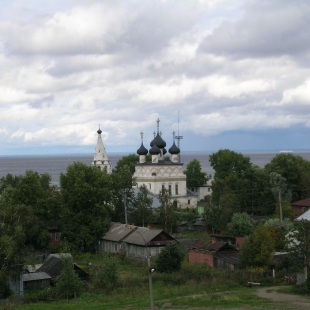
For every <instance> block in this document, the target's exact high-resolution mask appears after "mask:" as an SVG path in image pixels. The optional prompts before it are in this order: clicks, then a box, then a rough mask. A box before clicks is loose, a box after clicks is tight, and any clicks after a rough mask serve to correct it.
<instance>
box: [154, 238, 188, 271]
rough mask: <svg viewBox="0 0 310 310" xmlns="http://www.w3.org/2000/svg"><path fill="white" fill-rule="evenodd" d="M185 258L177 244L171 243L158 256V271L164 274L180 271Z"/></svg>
mask: <svg viewBox="0 0 310 310" xmlns="http://www.w3.org/2000/svg"><path fill="white" fill-rule="evenodd" d="M184 257H185V253H184V252H183V251H182V250H181V248H180V247H179V246H178V245H177V244H176V243H175V242H169V243H168V244H167V245H166V246H165V248H164V249H163V250H162V251H161V252H160V253H159V254H158V256H157V260H156V265H157V270H158V271H159V272H164V273H172V272H175V271H179V270H181V266H182V262H183V260H184Z"/></svg>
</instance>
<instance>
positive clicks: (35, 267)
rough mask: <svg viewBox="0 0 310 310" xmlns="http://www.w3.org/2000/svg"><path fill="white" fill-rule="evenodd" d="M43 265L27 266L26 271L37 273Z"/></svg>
mask: <svg viewBox="0 0 310 310" xmlns="http://www.w3.org/2000/svg"><path fill="white" fill-rule="evenodd" d="M41 266H42V264H35V265H25V266H24V271H27V272H28V273H32V272H36V271H37V270H38V269H39V268H40V267H41Z"/></svg>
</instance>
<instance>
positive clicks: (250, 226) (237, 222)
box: [227, 213, 255, 237]
mask: <svg viewBox="0 0 310 310" xmlns="http://www.w3.org/2000/svg"><path fill="white" fill-rule="evenodd" d="M254 227H255V226H254V223H253V221H252V220H251V219H250V217H249V216H248V215H247V214H246V213H235V214H234V215H233V217H232V219H231V222H230V223H229V224H228V225H227V233H228V235H230V236H235V237H244V236H249V235H251V234H252V233H253V232H254Z"/></svg>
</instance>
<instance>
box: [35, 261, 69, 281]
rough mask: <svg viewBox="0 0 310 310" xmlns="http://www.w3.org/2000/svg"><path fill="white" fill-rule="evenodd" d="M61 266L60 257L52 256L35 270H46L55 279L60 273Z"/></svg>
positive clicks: (62, 265) (62, 264)
mask: <svg viewBox="0 0 310 310" xmlns="http://www.w3.org/2000/svg"><path fill="white" fill-rule="evenodd" d="M63 268H64V263H63V261H62V259H61V258H58V257H55V256H52V257H51V258H50V259H48V260H47V261H46V262H45V263H44V264H43V265H42V266H41V267H40V268H39V269H38V270H37V272H46V273H47V274H49V275H50V276H51V277H52V278H53V279H55V278H57V277H58V276H59V275H60V274H61V272H62V270H63Z"/></svg>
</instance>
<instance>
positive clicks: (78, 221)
mask: <svg viewBox="0 0 310 310" xmlns="http://www.w3.org/2000/svg"><path fill="white" fill-rule="evenodd" d="M60 185H61V198H62V205H63V208H64V212H63V220H62V221H61V227H60V228H61V232H62V235H63V237H64V238H66V240H67V241H68V242H69V243H70V244H72V245H74V246H75V247H76V248H77V249H81V250H84V251H89V250H90V251H92V250H94V249H95V248H96V245H97V243H98V239H99V237H101V236H102V235H103V233H104V232H105V231H106V230H107V227H108V224H109V223H110V220H111V215H112V201H113V196H112V188H111V181H110V175H109V174H107V173H106V171H105V170H103V171H101V170H100V169H98V168H95V167H90V166H87V165H85V164H83V163H78V162H77V163H73V164H72V165H70V166H69V167H68V169H67V172H66V173H65V174H63V173H62V174H61V175H60Z"/></svg>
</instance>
